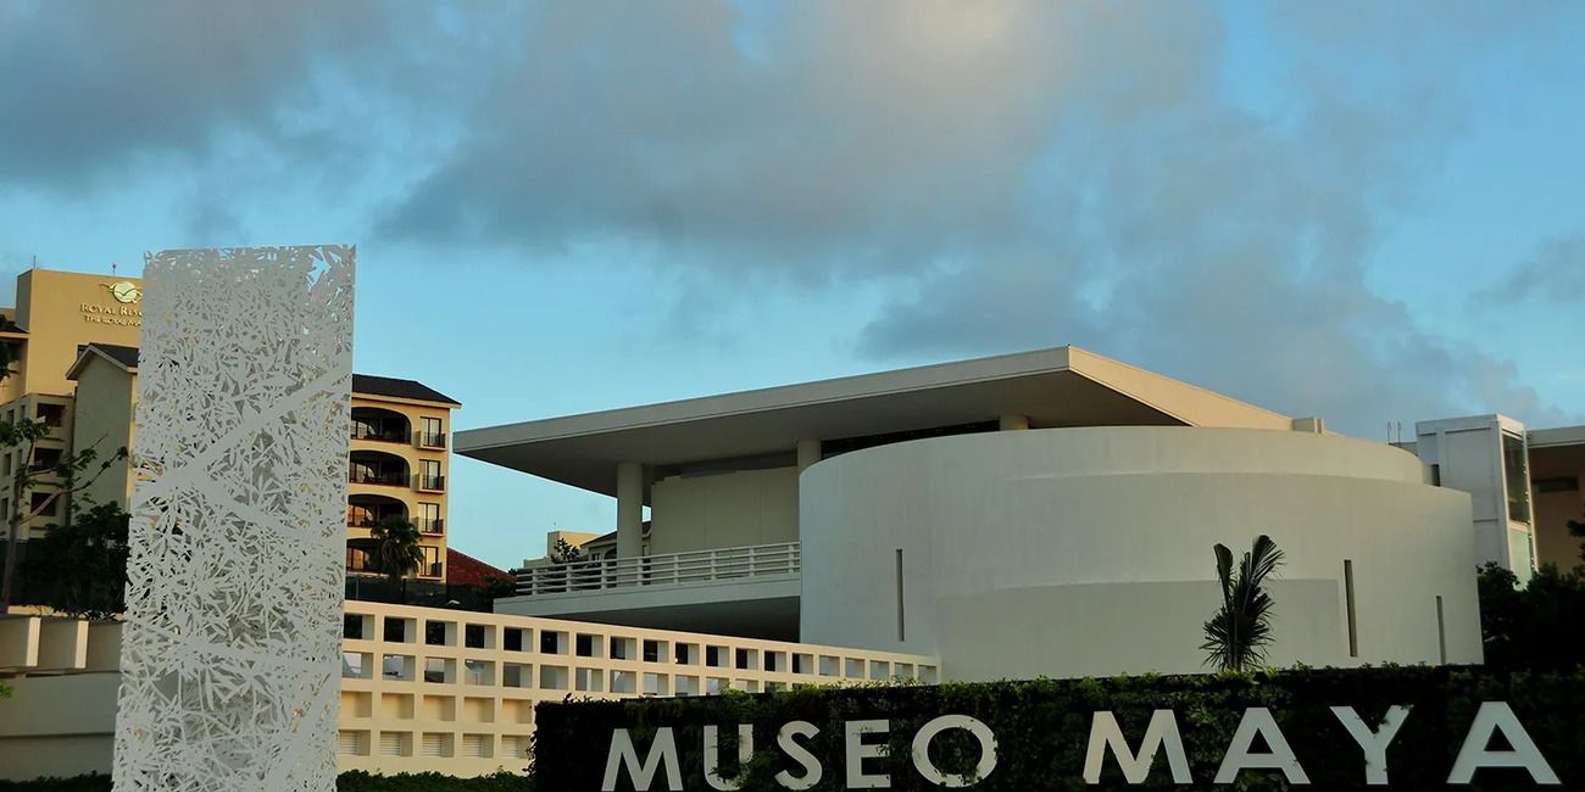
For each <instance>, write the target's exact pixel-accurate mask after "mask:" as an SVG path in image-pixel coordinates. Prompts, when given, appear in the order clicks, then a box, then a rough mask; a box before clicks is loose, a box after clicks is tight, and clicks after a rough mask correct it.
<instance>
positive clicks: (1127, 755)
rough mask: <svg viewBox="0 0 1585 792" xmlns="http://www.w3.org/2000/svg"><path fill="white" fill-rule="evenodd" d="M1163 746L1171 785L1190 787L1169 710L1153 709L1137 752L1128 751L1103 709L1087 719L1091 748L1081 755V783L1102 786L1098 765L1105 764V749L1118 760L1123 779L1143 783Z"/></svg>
mask: <svg viewBox="0 0 1585 792" xmlns="http://www.w3.org/2000/svg"><path fill="white" fill-rule="evenodd" d="M1163 747H1165V748H1166V750H1167V766H1168V767H1170V768H1172V783H1174V784H1192V783H1194V779H1193V778H1192V777H1191V776H1190V775H1189V756H1188V754H1186V753H1185V752H1184V750H1183V737H1182V736H1181V735H1179V734H1178V719H1177V717H1176V716H1175V715H1173V714H1172V710H1156V711H1155V712H1154V713H1152V714H1151V716H1150V725H1149V726H1147V727H1145V738H1144V739H1143V740H1141V741H1140V742H1139V753H1138V754H1134V753H1132V752H1131V751H1129V750H1128V739H1127V738H1125V737H1124V736H1123V728H1122V727H1121V726H1119V725H1118V724H1117V718H1116V716H1114V715H1112V713H1110V712H1108V711H1105V710H1102V711H1100V712H1097V713H1095V715H1094V716H1093V717H1092V718H1091V720H1090V748H1089V750H1088V751H1086V752H1085V755H1084V783H1086V784H1099V783H1101V765H1102V764H1104V763H1105V761H1106V749H1108V748H1110V749H1111V750H1112V754H1113V755H1114V756H1116V757H1117V765H1118V767H1121V768H1122V770H1123V778H1124V779H1125V780H1127V781H1128V783H1130V784H1143V783H1145V778H1146V777H1148V776H1149V775H1150V766H1151V765H1153V764H1155V762H1156V754H1157V753H1158V752H1160V751H1161V749H1162V748H1163Z"/></svg>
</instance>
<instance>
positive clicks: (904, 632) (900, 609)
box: [897, 547, 908, 642]
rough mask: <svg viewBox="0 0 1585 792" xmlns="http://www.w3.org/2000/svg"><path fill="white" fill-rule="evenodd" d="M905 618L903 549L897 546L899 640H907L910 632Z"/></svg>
mask: <svg viewBox="0 0 1585 792" xmlns="http://www.w3.org/2000/svg"><path fill="white" fill-rule="evenodd" d="M905 625H906V621H905V620H904V618H903V549H902V548H901V547H899V548H897V640H898V641H899V642H901V641H905V640H907V639H908V638H907V636H908V632H907V628H906V626H905Z"/></svg>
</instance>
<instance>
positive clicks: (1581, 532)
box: [1568, 520, 1585, 561]
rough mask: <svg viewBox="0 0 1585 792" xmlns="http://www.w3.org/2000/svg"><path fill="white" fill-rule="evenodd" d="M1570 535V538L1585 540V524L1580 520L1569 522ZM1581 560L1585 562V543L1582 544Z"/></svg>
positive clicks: (1580, 549)
mask: <svg viewBox="0 0 1585 792" xmlns="http://www.w3.org/2000/svg"><path fill="white" fill-rule="evenodd" d="M1568 533H1569V536H1572V537H1574V538H1575V539H1585V522H1581V521H1579V520H1569V521H1568ZM1579 558H1580V560H1581V561H1585V542H1580V546H1579Z"/></svg>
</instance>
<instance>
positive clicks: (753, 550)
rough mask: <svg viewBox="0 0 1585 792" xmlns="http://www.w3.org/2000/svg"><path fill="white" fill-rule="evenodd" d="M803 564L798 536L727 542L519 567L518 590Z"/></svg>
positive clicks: (572, 588) (697, 578) (772, 571)
mask: <svg viewBox="0 0 1585 792" xmlns="http://www.w3.org/2000/svg"><path fill="white" fill-rule="evenodd" d="M800 568H801V567H800V557H799V544H798V543H797V542H785V543H782V544H769V545H749V546H746V547H723V548H717V549H714V550H699V551H695V552H690V553H670V554H667V555H651V556H640V557H638V558H615V559H610V560H605V561H578V562H574V563H571V564H559V565H557V566H546V567H539V568H536V569H521V570H518V572H517V595H518V596H520V597H522V596H538V595H542V594H566V593H569V592H579V591H601V590H605V589H614V588H621V587H625V586H674V585H681V584H689V583H711V582H717V581H725V580H741V579H744V578H755V577H763V576H768V575H774V576H786V575H797V574H798V573H799V570H800Z"/></svg>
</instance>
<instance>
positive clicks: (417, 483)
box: [413, 473, 446, 492]
mask: <svg viewBox="0 0 1585 792" xmlns="http://www.w3.org/2000/svg"><path fill="white" fill-rule="evenodd" d="M413 489H416V490H419V491H420V492H445V491H446V477H445V476H432V475H429V474H427V473H414V474H413Z"/></svg>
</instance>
